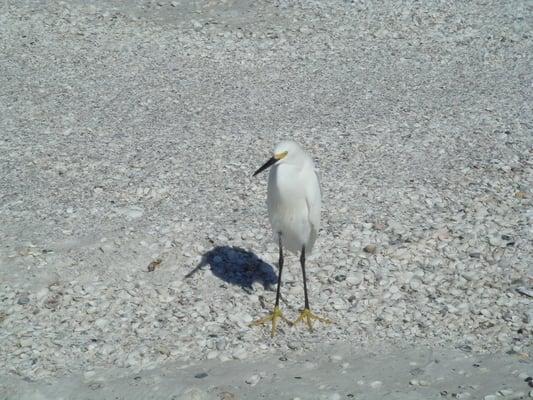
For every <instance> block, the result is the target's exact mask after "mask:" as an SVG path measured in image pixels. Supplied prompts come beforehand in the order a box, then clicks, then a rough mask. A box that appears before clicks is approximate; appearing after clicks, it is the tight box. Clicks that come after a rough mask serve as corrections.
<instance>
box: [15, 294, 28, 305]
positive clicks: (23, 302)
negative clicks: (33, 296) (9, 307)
mask: <svg viewBox="0 0 533 400" xmlns="http://www.w3.org/2000/svg"><path fill="white" fill-rule="evenodd" d="M29 302H30V298H29V297H28V296H20V297H19V298H18V300H17V304H18V305H21V306H25V305H26V304H28V303H29Z"/></svg>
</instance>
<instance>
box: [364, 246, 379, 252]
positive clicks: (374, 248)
mask: <svg viewBox="0 0 533 400" xmlns="http://www.w3.org/2000/svg"><path fill="white" fill-rule="evenodd" d="M376 250H377V247H376V245H375V244H368V245H366V246H365V247H364V248H363V251H364V252H365V253H369V254H376Z"/></svg>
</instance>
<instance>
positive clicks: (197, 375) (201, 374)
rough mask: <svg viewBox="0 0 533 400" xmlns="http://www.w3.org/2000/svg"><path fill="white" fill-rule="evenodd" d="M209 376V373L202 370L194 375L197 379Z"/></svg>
mask: <svg viewBox="0 0 533 400" xmlns="http://www.w3.org/2000/svg"><path fill="white" fill-rule="evenodd" d="M207 376H208V375H207V373H205V372H200V373H199V374H196V375H194V377H195V378H197V379H204V378H207Z"/></svg>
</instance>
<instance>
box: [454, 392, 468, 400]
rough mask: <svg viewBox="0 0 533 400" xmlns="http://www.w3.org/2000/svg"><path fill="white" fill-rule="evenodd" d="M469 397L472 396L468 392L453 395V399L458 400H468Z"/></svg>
mask: <svg viewBox="0 0 533 400" xmlns="http://www.w3.org/2000/svg"><path fill="white" fill-rule="evenodd" d="M471 397H472V395H471V394H470V393H469V392H462V393H457V394H456V395H455V398H456V399H459V400H466V399H470V398H471Z"/></svg>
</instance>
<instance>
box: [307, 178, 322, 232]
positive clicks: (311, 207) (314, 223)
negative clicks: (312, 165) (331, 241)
mask: <svg viewBox="0 0 533 400" xmlns="http://www.w3.org/2000/svg"><path fill="white" fill-rule="evenodd" d="M312 177H313V179H312V184H310V185H306V190H305V202H306V204H307V213H308V217H309V222H310V223H311V236H312V242H314V241H315V239H316V237H317V235H318V229H319V228H320V208H321V196H320V185H319V184H318V178H317V176H316V173H315V172H314V171H313V173H312Z"/></svg>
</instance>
